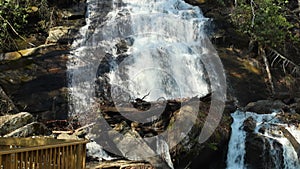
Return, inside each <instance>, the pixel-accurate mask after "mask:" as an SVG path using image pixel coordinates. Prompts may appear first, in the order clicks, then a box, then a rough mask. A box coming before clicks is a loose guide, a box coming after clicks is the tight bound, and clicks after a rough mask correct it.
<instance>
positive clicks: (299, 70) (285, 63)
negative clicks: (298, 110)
mask: <svg viewBox="0 0 300 169" xmlns="http://www.w3.org/2000/svg"><path fill="white" fill-rule="evenodd" d="M268 50H269V51H270V52H269V54H268V57H270V59H271V60H272V63H271V66H273V65H274V63H275V61H276V60H278V61H277V62H278V63H280V62H281V64H282V65H281V66H282V70H283V72H284V73H286V72H287V70H290V72H291V73H292V74H294V73H295V74H300V66H299V65H297V64H296V63H295V62H293V61H291V60H290V59H288V58H287V57H285V56H283V55H282V54H280V53H279V52H277V51H276V50H275V49H273V48H268ZM288 68H289V69H288Z"/></svg>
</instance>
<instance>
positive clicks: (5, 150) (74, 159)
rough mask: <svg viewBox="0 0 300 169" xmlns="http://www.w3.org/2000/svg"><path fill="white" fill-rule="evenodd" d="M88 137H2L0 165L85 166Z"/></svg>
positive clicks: (33, 168)
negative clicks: (85, 138)
mask: <svg viewBox="0 0 300 169" xmlns="http://www.w3.org/2000/svg"><path fill="white" fill-rule="evenodd" d="M86 143H87V141H78V140H76V141H66V140H55V139H36V138H35V139H33V138H0V148H1V149H0V169H84V168H85V158H86Z"/></svg>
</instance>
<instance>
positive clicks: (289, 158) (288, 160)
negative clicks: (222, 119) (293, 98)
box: [227, 111, 300, 169]
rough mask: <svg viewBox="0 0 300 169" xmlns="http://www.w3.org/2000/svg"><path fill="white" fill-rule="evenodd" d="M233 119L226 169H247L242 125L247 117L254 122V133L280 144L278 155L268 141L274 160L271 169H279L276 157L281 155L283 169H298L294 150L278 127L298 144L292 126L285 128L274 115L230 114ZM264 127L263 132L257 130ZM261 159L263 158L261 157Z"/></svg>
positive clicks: (298, 139)
mask: <svg viewBox="0 0 300 169" xmlns="http://www.w3.org/2000/svg"><path fill="white" fill-rule="evenodd" d="M232 117H233V119H234V121H233V123H232V125H231V128H232V134H231V138H230V141H229V145H228V154H227V169H247V167H246V166H247V165H246V164H245V154H246V150H245V146H246V145H245V142H246V131H244V130H243V123H244V121H245V120H246V119H247V118H248V117H253V119H255V120H256V128H255V131H254V132H255V133H256V134H258V135H261V136H264V137H266V138H267V140H269V141H270V140H276V141H278V142H279V143H280V144H282V149H283V154H278V152H277V151H276V149H275V148H273V147H272V145H273V144H271V143H272V141H270V146H271V147H270V149H267V150H266V151H271V152H270V154H271V156H272V158H273V159H274V162H275V166H274V167H273V168H276V169H281V168H282V167H281V165H280V164H279V163H280V160H278V159H279V158H278V156H280V155H283V163H284V165H283V166H284V169H299V168H300V163H299V159H298V156H297V153H296V151H295V150H294V148H293V146H292V144H291V143H290V141H289V140H288V139H287V138H285V137H284V135H283V134H282V132H281V131H280V130H279V128H278V127H279V126H282V127H285V128H286V129H287V130H288V131H290V133H292V134H293V136H294V137H295V138H296V139H297V141H298V142H299V143H300V137H299V134H300V132H299V130H297V129H295V127H294V126H291V127H289V126H287V125H284V124H281V123H280V122H279V121H278V120H277V118H276V113H272V114H256V113H252V112H242V111H236V112H235V113H233V114H232ZM262 127H264V128H265V132H264V133H261V132H259V129H260V128H262ZM261 158H263V157H261Z"/></svg>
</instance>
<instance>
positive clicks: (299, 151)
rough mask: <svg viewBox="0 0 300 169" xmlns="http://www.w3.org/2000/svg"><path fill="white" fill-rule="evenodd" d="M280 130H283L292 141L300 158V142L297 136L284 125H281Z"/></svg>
mask: <svg viewBox="0 0 300 169" xmlns="http://www.w3.org/2000/svg"><path fill="white" fill-rule="evenodd" d="M280 130H281V131H282V133H283V135H284V136H285V137H286V138H287V139H288V140H289V141H290V143H291V144H292V146H293V147H294V149H295V151H296V153H297V155H298V158H299V157H300V144H299V143H298V141H297V140H296V138H295V137H294V136H293V135H292V134H291V133H290V132H289V131H288V130H287V129H286V128H284V127H280Z"/></svg>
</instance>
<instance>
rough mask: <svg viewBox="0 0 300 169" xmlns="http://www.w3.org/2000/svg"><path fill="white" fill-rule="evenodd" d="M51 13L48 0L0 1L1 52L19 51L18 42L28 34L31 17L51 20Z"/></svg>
mask: <svg viewBox="0 0 300 169" xmlns="http://www.w3.org/2000/svg"><path fill="white" fill-rule="evenodd" d="M33 8H35V9H37V10H38V11H33V10H32V9H33ZM49 13H50V12H49V9H48V2H47V0H0V39H1V40H0V51H11V50H17V49H18V45H17V43H16V40H17V38H19V37H20V35H21V36H22V35H24V34H25V33H26V32H28V29H27V27H28V24H29V23H30V21H31V20H28V18H29V15H33V17H34V18H39V19H41V20H49V15H50V14H49ZM31 22H34V21H31ZM31 24H32V23H31ZM34 24H35V23H34ZM44 29H45V28H44ZM17 34H19V35H17Z"/></svg>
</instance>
